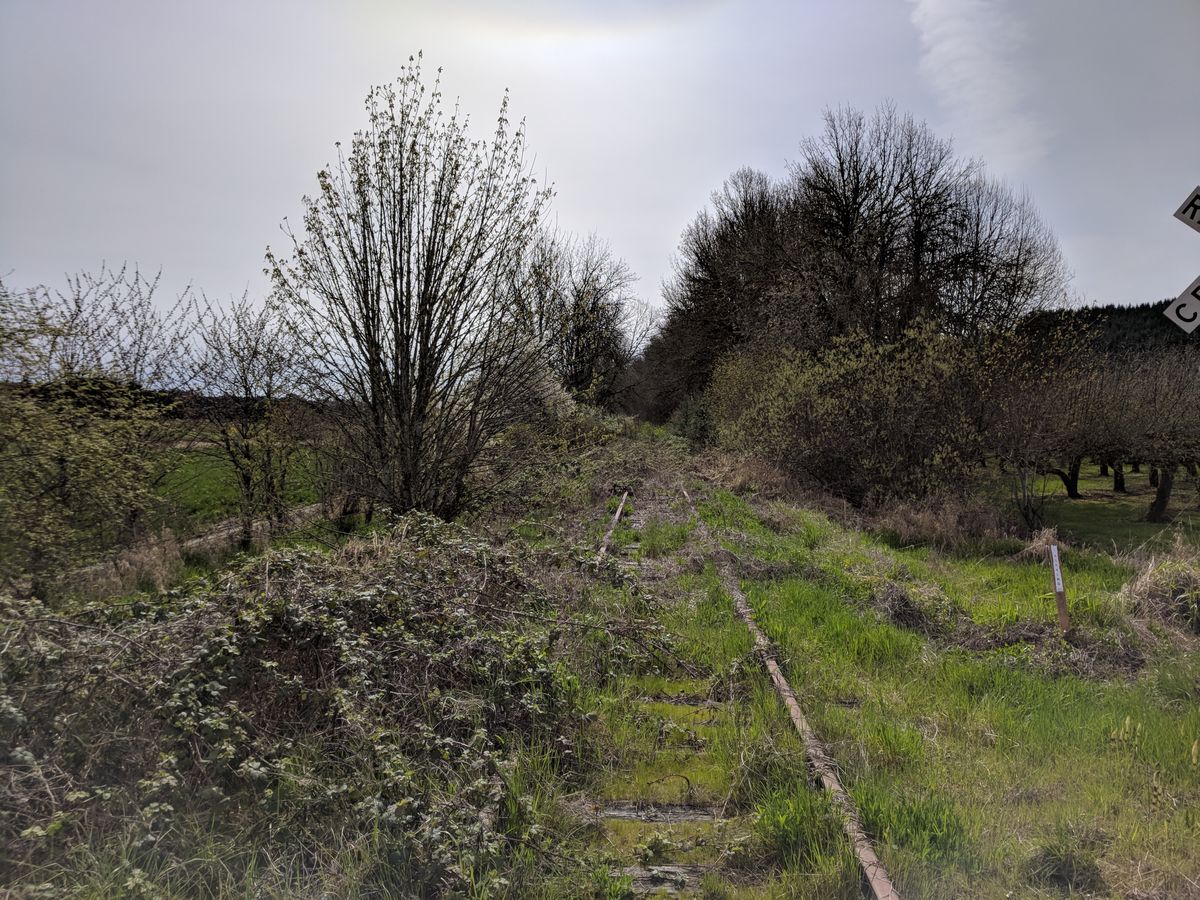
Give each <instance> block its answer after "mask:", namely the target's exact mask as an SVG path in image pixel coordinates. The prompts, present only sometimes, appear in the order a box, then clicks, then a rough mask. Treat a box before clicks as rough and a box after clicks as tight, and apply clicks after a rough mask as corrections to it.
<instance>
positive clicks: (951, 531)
mask: <svg viewBox="0 0 1200 900" xmlns="http://www.w3.org/2000/svg"><path fill="white" fill-rule="evenodd" d="M867 527H868V528H870V530H872V531H875V532H879V533H882V534H887V535H890V536H891V537H892V538H893V540H894V541H895V542H896V543H898V544H900V545H901V546H911V545H922V546H930V547H936V548H938V549H939V550H949V551H957V550H964V549H967V548H969V547H973V546H977V545H978V544H980V543H982V542H986V541H997V540H1005V539H1011V538H1012V537H1013V536H1014V533H1013V529H1012V527H1011V526H1010V525H1009V523H1007V522H1006V521H1005V519H1004V517H1003V516H1002V515H1001V514H1000V513H999V512H997V511H996V510H995V509H993V508H991V507H989V506H987V505H985V504H984V503H982V502H981V501H978V500H975V499H971V498H960V497H936V498H930V499H927V500H919V501H901V500H894V501H890V502H888V503H886V504H884V505H883V506H881V507H879V508H878V509H877V510H875V511H874V512H873V513H872V514H871V515H870V516H869V517H868V520H867Z"/></svg>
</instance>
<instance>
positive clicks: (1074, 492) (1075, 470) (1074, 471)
mask: <svg viewBox="0 0 1200 900" xmlns="http://www.w3.org/2000/svg"><path fill="white" fill-rule="evenodd" d="M1082 465H1083V457H1082V456H1077V457H1075V458H1074V459H1073V460H1071V464H1070V465H1069V466H1068V467H1067V470H1066V471H1065V472H1064V471H1063V470H1062V469H1051V470H1050V471H1051V472H1052V473H1053V474H1055V475H1057V476H1058V477H1059V478H1060V479H1061V480H1062V483H1063V487H1065V488H1066V489H1067V496H1068V497H1070V498H1071V499H1072V500H1078V499H1080V498H1081V497H1082V496H1083V495H1082V494H1080V493H1079V469H1080V467H1081V466H1082Z"/></svg>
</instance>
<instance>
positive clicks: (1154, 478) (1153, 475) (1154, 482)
mask: <svg viewBox="0 0 1200 900" xmlns="http://www.w3.org/2000/svg"><path fill="white" fill-rule="evenodd" d="M1150 487H1158V466H1151V467H1150Z"/></svg>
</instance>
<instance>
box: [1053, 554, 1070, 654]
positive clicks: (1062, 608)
mask: <svg viewBox="0 0 1200 900" xmlns="http://www.w3.org/2000/svg"><path fill="white" fill-rule="evenodd" d="M1050 567H1051V568H1052V569H1053V570H1054V602H1055V603H1056V604H1058V624H1059V627H1060V628H1062V632H1063V634H1066V633H1067V632H1068V631H1070V630H1071V616H1070V615H1069V614H1068V612H1067V590H1066V588H1065V587H1064V586H1063V576H1062V565H1061V564H1060V563H1059V561H1058V541H1055V542H1054V543H1052V544H1051V545H1050Z"/></svg>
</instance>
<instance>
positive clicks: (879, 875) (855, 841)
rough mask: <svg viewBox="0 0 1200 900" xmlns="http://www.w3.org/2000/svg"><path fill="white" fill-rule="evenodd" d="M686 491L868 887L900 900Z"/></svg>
mask: <svg viewBox="0 0 1200 900" xmlns="http://www.w3.org/2000/svg"><path fill="white" fill-rule="evenodd" d="M681 490H683V496H684V497H685V498H686V499H687V502H688V506H689V507H690V508H691V510H692V514H693V515H694V516H695V517H696V522H697V523H698V524H699V527H700V532H701V533H702V534H703V535H704V536H705V537H706V538H707V539H708V540H709V542H710V543H712V544H713V545H715V546H716V547H717V549H718V550H719V551H721V555H722V557H723V559H722V562H721V564H720V565H719V570H720V574H721V583H722V585H723V586H724V588H725V590H726V591H727V592H728V593H729V596H730V597H732V598H733V606H734V609H735V611H736V612H737V615H738V618H740V619H741V620H742V622H743V623H745V625H746V628H747V629H749V631H750V634H751V636H752V637H753V638H754V649H755V650H756V651H757V653H758V656H759V658H760V659H761V660H762V661H763V665H765V666H766V669H767V672H768V673H769V674H770V676H771V682H772V684H774V685H775V692H776V693H777V694H779V696H780V698H781V699H782V700H783V703H784V706H786V707H787V711H788V716H789V717H790V718H791V720H792V724H793V725H794V726H795V727H796V731H797V733H799V735H800V740H801V742H802V743H803V744H804V754H805V756H806V758H807V759H808V764H809V765H810V766H811V767H812V769H813V771H814V772H815V773H816V775H817V777H819V778H820V779H821V784H822V785H823V786H824V787H825V790H827V791H828V792H829V795H830V797H831V798H832V800H833V803H834V805H835V806H836V807H837V809H838V812H840V813H841V816H842V827H843V828H844V829H845V832H846V837H847V838H849V840H850V844H851V846H853V848H854V855H855V856H856V857H857V858H858V864H859V865H860V866H861V867H862V870H863V874H864V875H865V876H866V879H867V883H868V884H869V885H870V887H871V893H872V894H873V895H874V896H875V898H876V900H900V894H899V893H898V892H897V891H896V888H895V887H894V886H893V885H892V881H891V879H890V878H889V877H888V874H887V870H886V869H884V867H883V863H882V862H880V860H879V857H878V856H877V855H876V854H875V848H874V847H873V846H872V845H871V839H870V838H869V837H867V833H866V831H865V830H864V829H863V827H862V821H861V820H860V819H859V817H858V810H857V809H855V806H854V800H853V798H851V796H850V794H849V793H848V792H847V791H846V789H845V787H843V785H842V782H841V779H840V778H839V777H838V773H837V766H836V765H835V764H834V762H833V760H832V759H831V758H830V757H829V754H828V753H826V752H825V746H824V745H823V744H822V743H821V740H820V738H818V737H817V733H816V732H815V731H813V728H812V726H811V725H809V723H808V719H806V718H805V717H804V711H803V710H802V709H801V708H800V703H799V701H798V700H797V699H796V693H795V691H793V690H792V686H791V685H790V684H788V681H787V678H786V677H784V674H783V670H782V669H781V668H780V667H779V661H778V659H777V658H776V654H775V648H774V647H773V646H772V645H771V641H770V640H769V639H768V638H767V636H766V635H765V634H764V633H763V631H762V629H761V628H759V627H758V623H757V622H755V621H754V614H753V612H752V611H751V609H750V604H749V602H748V601H747V600H746V595H745V594H743V593H742V589H741V587H740V586H739V585H738V580H737V578H736V577H735V576H734V574H733V572H732V571H731V569H730V566H729V562H728V554H727V552H726V551H724V549H723V548H722V547H721V545H720V543H719V542H718V541H717V540H716V538H715V537H714V536H713V534H712V533H711V532H710V531H709V530H708V526H707V525H705V524H704V520H703V519H701V518H700V513H699V512H698V511H697V509H696V504H695V503H694V502H693V501H692V497H691V495H690V494H689V493H688V492H687V490H686V489H681Z"/></svg>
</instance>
